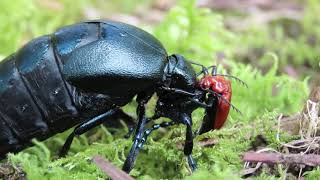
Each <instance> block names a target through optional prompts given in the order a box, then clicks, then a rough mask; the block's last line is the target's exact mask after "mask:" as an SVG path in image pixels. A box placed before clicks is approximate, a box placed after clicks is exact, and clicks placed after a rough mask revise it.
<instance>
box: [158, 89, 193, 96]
mask: <svg viewBox="0 0 320 180" xmlns="http://www.w3.org/2000/svg"><path fill="white" fill-rule="evenodd" d="M161 89H163V90H165V91H170V92H174V93H177V94H183V95H188V96H196V95H197V94H195V93H191V92H188V91H185V90H182V89H178V88H170V87H161Z"/></svg>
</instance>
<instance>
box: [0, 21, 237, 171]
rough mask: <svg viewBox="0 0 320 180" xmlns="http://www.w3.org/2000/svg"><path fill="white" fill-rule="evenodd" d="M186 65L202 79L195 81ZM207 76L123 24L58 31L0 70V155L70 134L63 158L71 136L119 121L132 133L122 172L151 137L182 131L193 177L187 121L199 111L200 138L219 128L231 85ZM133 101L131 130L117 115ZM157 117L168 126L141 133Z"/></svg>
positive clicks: (95, 24)
mask: <svg viewBox="0 0 320 180" xmlns="http://www.w3.org/2000/svg"><path fill="white" fill-rule="evenodd" d="M192 65H195V66H200V67H201V68H202V71H201V72H200V73H198V74H196V72H195V70H194V69H193V67H192ZM211 68H213V73H212V74H211V75H209V73H208V68H205V67H204V66H203V65H201V64H197V63H195V62H191V61H188V60H186V59H185V58H184V57H183V56H180V55H176V54H173V55H171V56H168V55H167V52H166V50H165V49H164V47H163V46H162V44H161V43H160V42H159V41H158V40H157V39H156V38H154V37H153V36H152V35H150V34H149V33H147V32H145V31H143V30H141V29H139V28H137V27H134V26H131V25H128V24H124V23H120V22H113V21H108V20H94V21H87V22H82V23H78V24H74V25H70V26H66V27H62V28H60V29H58V30H57V31H56V32H55V33H53V34H50V35H44V36H41V37H38V38H36V39H34V40H32V41H31V42H29V43H27V44H26V45H25V46H24V47H22V48H21V49H20V50H18V51H17V52H15V53H13V54H12V55H10V56H9V57H7V58H5V59H4V60H3V61H2V62H0V83H1V85H0V122H1V123H0V155H2V156H5V155H6V153H8V152H18V151H21V150H22V149H24V148H26V147H28V146H30V145H31V139H32V138H37V139H39V140H45V139H47V138H49V137H51V136H53V135H54V134H57V133H61V132H64V131H65V130H67V129H70V128H72V127H74V126H75V128H74V131H73V132H72V133H71V134H70V135H69V137H68V138H67V140H66V142H65V144H64V146H63V147H62V150H61V152H60V155H61V156H64V155H66V153H67V152H68V150H69V148H70V146H71V143H72V140H73V139H74V137H75V136H78V135H81V134H83V133H85V132H87V131H88V130H90V129H92V128H94V127H96V126H98V125H100V124H102V123H104V122H118V121H119V119H123V120H124V121H125V122H126V123H127V124H128V125H129V126H131V127H134V129H135V131H134V137H133V145H132V147H131V150H130V152H129V154H128V157H127V159H126V161H125V163H124V165H123V170H125V171H126V172H130V170H131V169H132V168H133V165H134V162H135V160H136V157H137V155H138V153H139V150H140V149H141V148H142V146H143V144H144V143H145V141H146V140H147V137H148V135H149V134H150V133H151V132H152V131H154V130H156V129H158V128H160V127H167V126H171V125H174V124H184V125H185V126H186V140H185V146H184V154H185V155H186V156H187V159H188V163H189V166H190V168H191V169H192V170H195V169H196V163H195V161H194V159H193V158H192V155H191V153H192V149H193V136H194V135H193V132H192V119H191V113H192V112H193V111H194V110H195V109H197V108H199V107H201V108H205V109H206V111H205V116H204V118H203V124H202V126H201V128H200V130H199V131H198V133H199V134H202V133H205V132H207V131H209V130H212V129H219V128H221V127H222V125H223V124H224V122H225V120H226V119H227V116H228V113H229V109H230V106H232V105H231V103H230V102H231V94H232V91H231V84H230V82H229V81H228V80H226V79H225V78H224V77H223V76H229V77H231V78H235V77H233V76H230V75H218V74H216V68H215V67H211ZM199 75H203V77H202V78H201V79H200V80H198V79H197V76H199ZM235 79H237V78H235ZM237 80H239V79H237ZM154 93H156V94H157V96H158V100H157V104H156V109H155V113H154V115H153V116H152V117H146V113H145V111H146V107H145V106H146V103H147V102H148V101H149V99H150V98H151V96H152V95H153V94H154ZM135 96H136V101H137V103H138V105H137V112H136V113H137V117H138V120H137V123H136V121H135V120H134V119H133V118H131V117H130V116H129V115H127V114H126V113H124V112H123V111H122V109H121V107H123V106H124V105H126V104H127V103H129V102H130V101H132V99H133V98H134V97H135ZM160 117H167V118H169V119H170V120H171V121H170V122H164V123H161V124H153V126H151V128H145V125H147V124H149V123H152V122H153V121H154V120H156V119H158V118H160Z"/></svg>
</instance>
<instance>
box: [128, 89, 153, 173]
mask: <svg viewBox="0 0 320 180" xmlns="http://www.w3.org/2000/svg"><path fill="white" fill-rule="evenodd" d="M152 95H153V92H152V93H151V91H149V92H148V93H146V94H144V93H143V94H138V96H137V102H138V107H137V114H138V119H139V121H138V124H137V128H136V132H135V137H134V140H133V145H132V147H131V149H130V152H129V155H128V156H127V159H126V161H125V162H124V165H123V167H122V170H124V171H125V172H127V173H129V172H130V171H131V170H132V168H133V165H134V163H135V161H136V158H137V155H138V154H139V150H140V144H141V142H142V141H143V139H142V137H143V132H144V126H145V124H146V122H147V120H148V119H147V117H146V107H145V106H146V104H147V102H148V101H149V99H150V98H151V97H152Z"/></svg>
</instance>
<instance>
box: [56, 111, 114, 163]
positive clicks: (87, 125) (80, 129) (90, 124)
mask: <svg viewBox="0 0 320 180" xmlns="http://www.w3.org/2000/svg"><path fill="white" fill-rule="evenodd" d="M117 110H118V109H111V110H109V111H107V112H105V113H103V114H100V115H99V116H96V117H94V118H93V119H91V120H89V121H87V122H84V123H83V124H80V125H79V126H77V127H76V128H75V129H74V130H73V132H72V133H71V134H70V135H69V136H68V138H67V140H66V142H65V143H64V145H63V147H62V148H61V150H60V153H59V156H60V157H64V156H66V154H67V153H68V151H69V149H70V146H71V144H72V141H73V139H74V137H75V136H79V135H81V134H83V133H85V132H87V131H89V130H90V129H92V128H94V127H97V126H99V125H100V124H102V123H104V122H105V121H106V120H107V119H109V118H110V117H112V116H113V115H114V114H115V113H116V112H117Z"/></svg>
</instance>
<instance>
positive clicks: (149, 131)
mask: <svg viewBox="0 0 320 180" xmlns="http://www.w3.org/2000/svg"><path fill="white" fill-rule="evenodd" d="M175 124H176V122H174V121H169V122H163V123H160V124H154V125H153V126H152V127H151V128H149V129H147V130H145V131H144V133H143V138H142V139H143V143H142V145H141V147H142V146H143V144H144V143H145V142H146V141H147V138H148V136H149V135H150V134H151V133H152V132H153V131H154V130H157V129H159V128H161V127H162V128H164V127H169V126H172V125H175Z"/></svg>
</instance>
